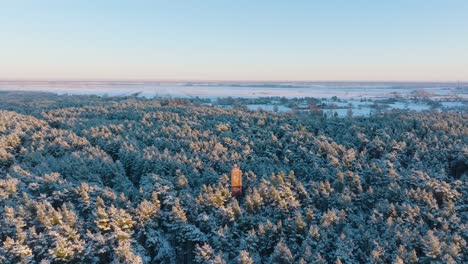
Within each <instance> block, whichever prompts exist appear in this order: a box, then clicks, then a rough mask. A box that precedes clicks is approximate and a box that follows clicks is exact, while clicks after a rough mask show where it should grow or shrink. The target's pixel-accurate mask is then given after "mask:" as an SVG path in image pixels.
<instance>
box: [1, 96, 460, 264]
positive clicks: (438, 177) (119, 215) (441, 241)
mask: <svg viewBox="0 0 468 264" xmlns="http://www.w3.org/2000/svg"><path fill="white" fill-rule="evenodd" d="M467 121H468V114H467V113H466V112H464V113H453V112H452V113H450V112H446V113H434V112H426V113H416V112H407V111H398V112H391V113H383V114H379V115H374V116H371V117H366V118H364V117H359V118H356V117H355V118H352V117H349V118H325V117H323V116H321V115H317V114H312V113H310V114H307V113H301V114H295V113H274V112H265V111H249V110H248V109H245V108H233V109H220V108H215V107H210V106H204V105H200V104H197V103H194V102H193V101H190V100H184V99H145V98H138V97H98V96H77V95H74V96H71V95H54V94H48V93H20V92H3V93H0V263H20V262H24V263H184V262H186V263H242V264H246V263H429V262H434V263H466V262H467V261H468V252H467V249H466V248H467V247H466V241H467V230H468V229H467V223H468V221H467V220H468V219H467V218H468V214H467V212H468V211H467V210H468V208H467V205H468V203H467V202H468V201H467V194H468V190H467V188H468V184H467V168H468V137H467V135H468V127H467ZM234 164H238V165H239V167H240V168H241V169H242V171H243V185H244V187H243V188H244V190H243V193H244V194H243V196H242V197H234V196H232V195H231V191H230V181H229V177H228V175H229V172H230V170H231V167H232V166H233V165H234Z"/></svg>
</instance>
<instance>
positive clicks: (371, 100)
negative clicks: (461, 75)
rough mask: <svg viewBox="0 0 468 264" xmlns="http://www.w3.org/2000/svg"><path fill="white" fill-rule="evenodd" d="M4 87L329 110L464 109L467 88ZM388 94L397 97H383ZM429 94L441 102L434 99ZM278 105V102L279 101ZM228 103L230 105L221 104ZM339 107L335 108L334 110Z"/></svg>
mask: <svg viewBox="0 0 468 264" xmlns="http://www.w3.org/2000/svg"><path fill="white" fill-rule="evenodd" d="M0 91H38V92H52V93H57V94H74V95H99V96H127V95H134V94H137V95H138V96H142V97H146V98H154V97H166V98H194V97H200V98H209V99H211V100H216V99H217V98H225V97H235V98H264V97H285V98H305V97H313V98H317V99H320V100H321V104H322V105H321V108H322V110H323V111H324V113H326V114H327V115H328V116H332V115H338V116H347V115H348V109H352V113H353V115H354V116H369V115H370V114H371V113H372V112H373V111H375V109H376V108H377V109H379V110H378V111H389V110H392V109H407V110H413V111H418V112H419V111H427V110H434V111H443V110H451V111H458V110H460V109H462V110H464V111H466V108H467V102H468V88H467V87H466V86H465V87H464V88H463V87H460V86H459V85H458V84H457V85H455V84H440V83H433V84H431V83H429V84H422V83H421V84H417V83H377V84H370V83H285V84H279V83H252V84H247V83H195V84H193V83H112V82H33V83H24V82H5V81H4V82H1V81H0ZM387 99H392V100H393V101H390V102H385V100H387ZM428 99H429V100H432V101H436V102H438V104H439V106H437V107H434V106H431V105H430V102H428ZM274 105H276V106H277V107H275V106H274ZM222 107H224V108H229V107H231V106H230V105H223V106H222ZM246 107H247V108H248V109H250V110H260V109H263V110H266V111H274V110H278V111H279V112H289V111H291V110H293V109H292V108H291V107H290V106H287V105H282V104H279V103H278V102H277V101H274V100H272V101H271V103H269V104H247V105H246ZM306 108H307V107H306ZM335 113H336V114H335Z"/></svg>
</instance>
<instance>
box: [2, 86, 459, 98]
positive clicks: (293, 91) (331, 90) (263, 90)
mask: <svg viewBox="0 0 468 264" xmlns="http://www.w3.org/2000/svg"><path fill="white" fill-rule="evenodd" d="M6 90H16V91H46V92H54V93H59V94H96V95H109V96H121V95H129V94H133V93H137V92H138V93H140V96H144V97H149V98H151V97H155V96H164V97H196V96H198V97H202V98H219V97H228V96H233V97H244V98H255V97H277V96H279V97H286V98H295V97H315V98H331V97H332V96H336V97H338V98H390V97H410V96H412V95H413V94H414V93H415V92H418V91H424V92H427V93H429V94H430V96H431V97H436V98H456V97H461V98H465V99H468V88H465V89H456V87H455V86H453V85H452V86H450V85H446V86H439V85H433V86H429V85H428V86H424V85H420V86H415V85H406V86H405V85H404V84H395V83H389V84H387V85H363V84H351V83H350V84H339V85H338V84H312V83H311V84H296V85H291V84H288V85H278V84H263V85H259V84H250V85H249V84H187V83H179V84H177V83H168V84H164V83H162V84H160V83H86V82H80V83H18V82H17V83H15V82H0V91H6Z"/></svg>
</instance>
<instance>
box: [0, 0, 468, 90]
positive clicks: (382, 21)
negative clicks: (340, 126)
mask: <svg viewBox="0 0 468 264" xmlns="http://www.w3.org/2000/svg"><path fill="white" fill-rule="evenodd" d="M0 1H1V0H0ZM0 79H119V80H131V79H146V80H158V79H192V80H402V81H407V80H415V81H416V80H418V81H444V80H446V81H456V80H464V81H466V80H468V1H467V0H439V1H436V0H381V1H380V0H356V1H350V0H342V1H338V0H331V1H325V0H323V1H312V0H310V1H306V0H304V1H300V0H296V1H295V0H290V1H283V0H269V1H261V0H255V1H254V0H246V1H244V0H230V1H228V0H199V1H194V0H187V1H179V0H167V1H157V0H153V1H140V0H127V1H123V0H87V1H85V0H70V1H68V0H41V1H38V0H30V1H23V0H11V1H9V0H4V1H1V2H0Z"/></svg>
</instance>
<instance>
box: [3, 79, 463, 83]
mask: <svg viewBox="0 0 468 264" xmlns="http://www.w3.org/2000/svg"><path fill="white" fill-rule="evenodd" d="M48 82H57V83H92V82H96V83H106V82H115V83H180V82H186V83H234V84H235V83H414V84H417V83H431V84H438V83H439V84H440V83H447V84H448V83H450V84H457V83H458V84H465V83H468V79H467V80H311V79H309V80H307V79H304V80H268V79H251V80H249V79H246V80H241V79H238V80H235V79H184V78H181V79H174V78H167V79H164V78H161V79H137V78H129V79H112V78H109V79H107V78H82V79H74V78H63V79H59V78H57V79H48V78H47V79H46V78H44V79H41V78H31V79H29V78H25V79H8V78H4V79H2V78H0V83H48Z"/></svg>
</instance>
